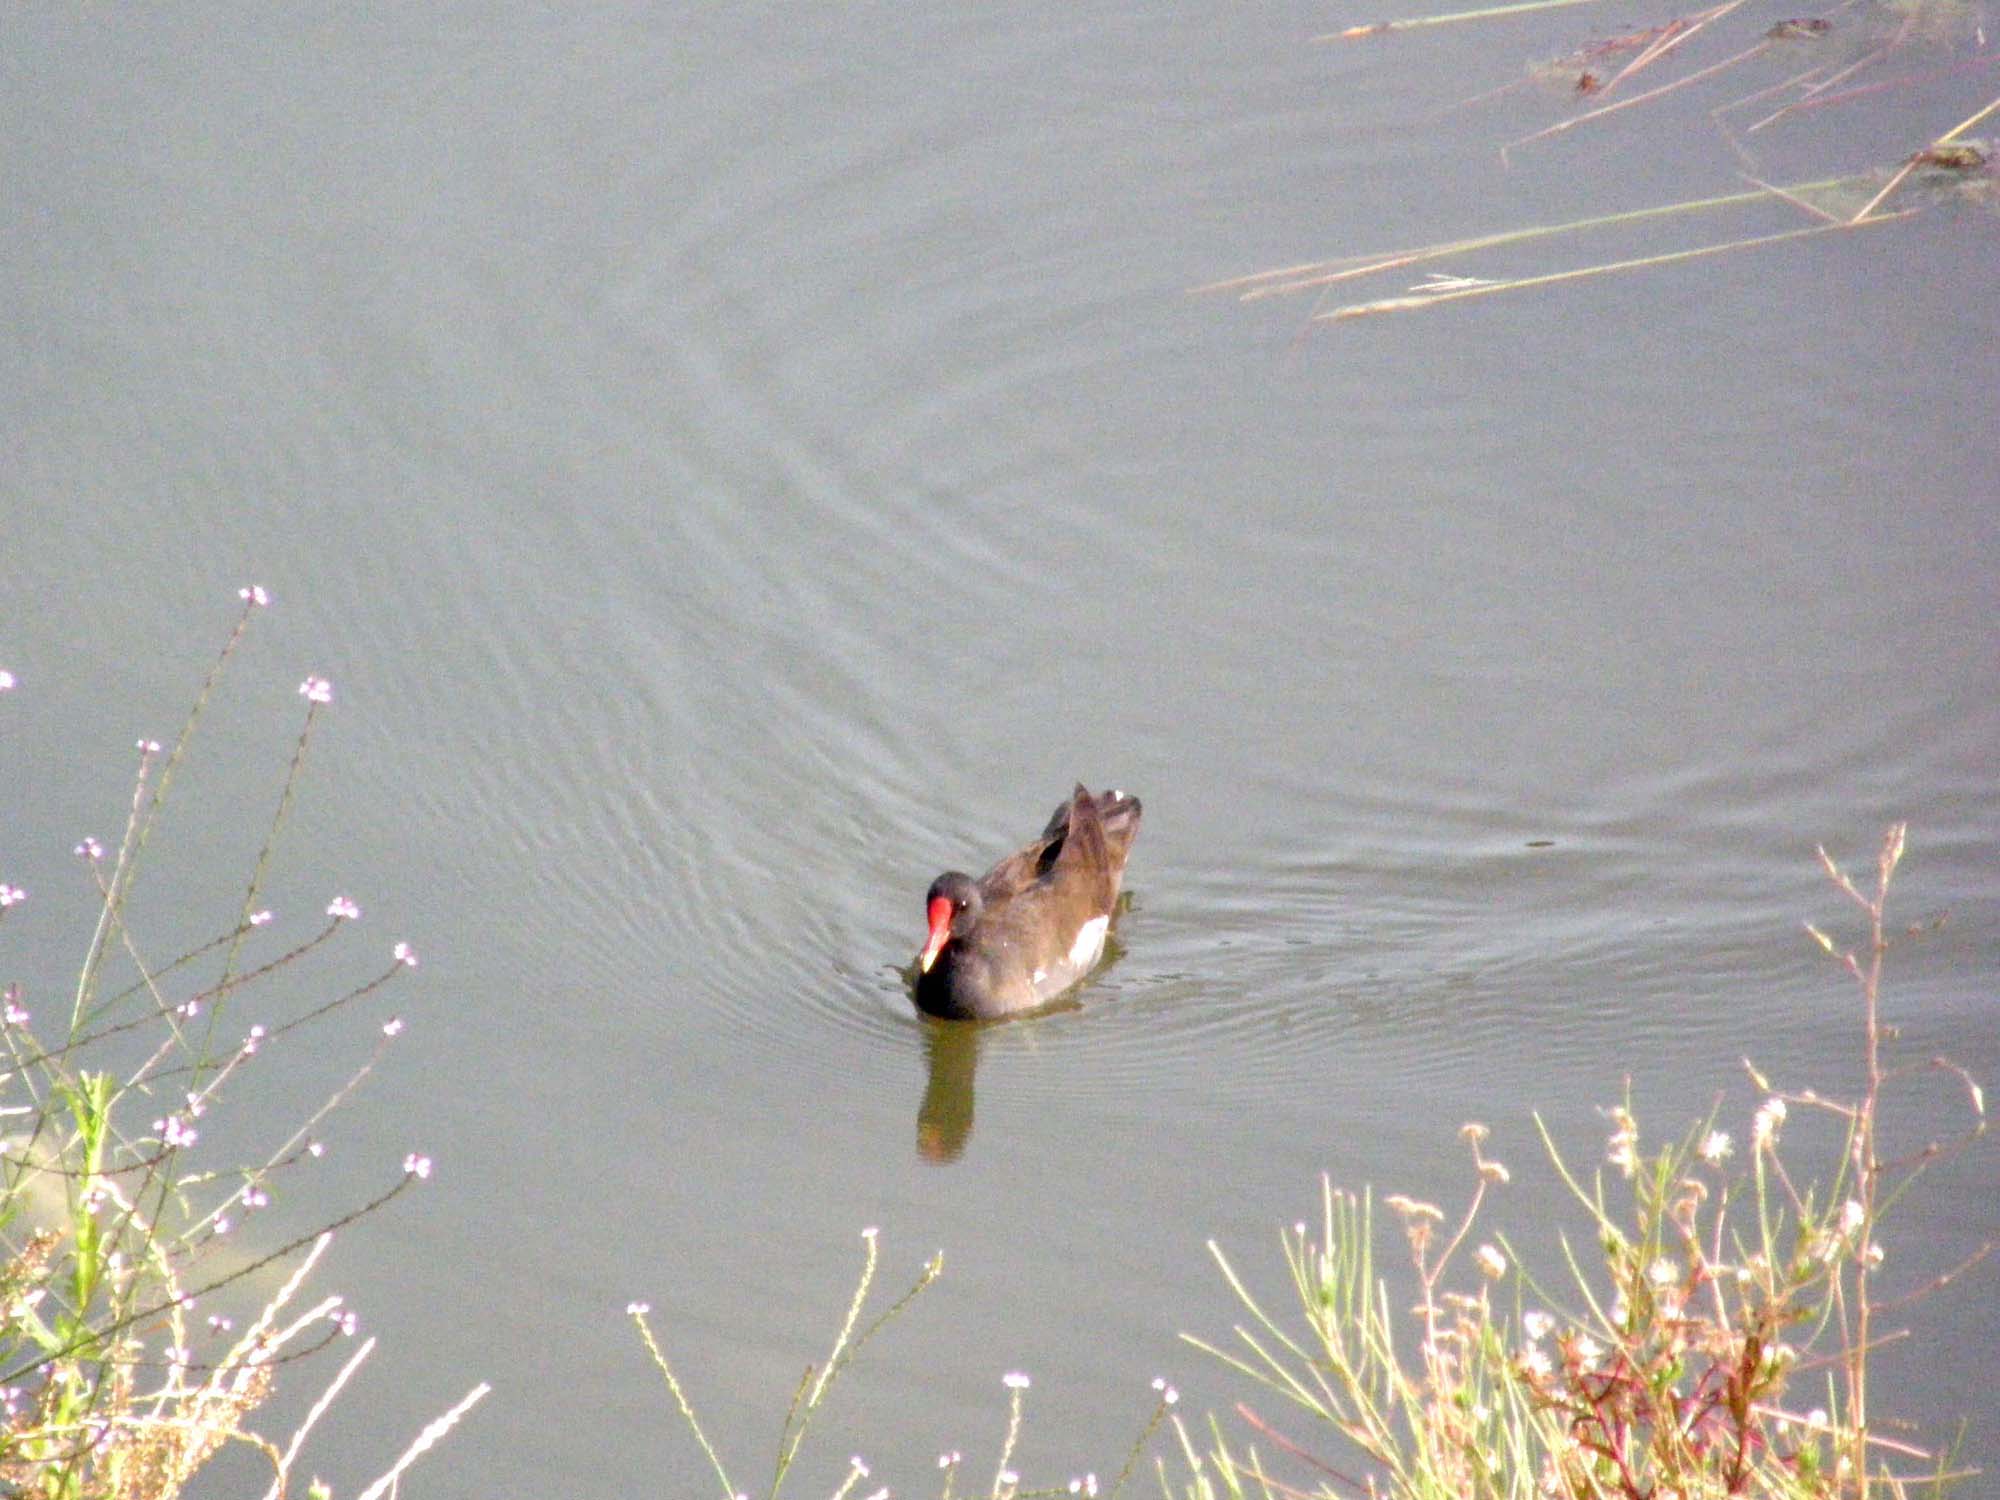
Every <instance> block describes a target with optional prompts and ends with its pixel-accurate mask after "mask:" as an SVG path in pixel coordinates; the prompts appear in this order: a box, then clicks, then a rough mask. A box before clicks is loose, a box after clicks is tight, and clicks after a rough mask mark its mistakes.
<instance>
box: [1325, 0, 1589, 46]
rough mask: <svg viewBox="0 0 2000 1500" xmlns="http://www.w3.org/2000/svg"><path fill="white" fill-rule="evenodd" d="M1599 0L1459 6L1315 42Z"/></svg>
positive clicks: (1350, 30)
mask: <svg viewBox="0 0 2000 1500" xmlns="http://www.w3.org/2000/svg"><path fill="white" fill-rule="evenodd" d="M1594 4H1596V0H1517V3H1515V4H1512V5H1485V6H1481V7H1480V8H1479V9H1477V10H1456V11H1452V12H1451V13H1450V14H1448V15H1442V16H1406V17H1405V18H1403V19H1402V20H1400V21H1371V22H1369V23H1368V24H1367V25H1364V26H1350V27H1348V28H1347V29H1346V30H1345V31H1329V32H1325V33H1323V34H1322V35H1320V36H1316V37H1314V38H1313V40H1314V41H1315V42H1351V41H1357V40H1359V39H1360V38H1362V37H1370V36H1387V35H1388V34H1389V33H1390V32H1392V31H1417V30H1419V29H1421V28H1423V27H1426V26H1454V25H1456V24H1458V23H1459V22H1460V21H1488V20H1491V19H1493V18H1494V17H1495V16H1518V15H1525V14H1527V13H1528V12H1530V11H1537V10H1562V9H1565V8H1566V7H1568V6H1572V5H1594Z"/></svg>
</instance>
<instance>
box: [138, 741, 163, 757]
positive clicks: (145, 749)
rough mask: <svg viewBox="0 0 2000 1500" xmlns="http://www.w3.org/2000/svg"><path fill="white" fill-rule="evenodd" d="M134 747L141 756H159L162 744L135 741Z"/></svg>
mask: <svg viewBox="0 0 2000 1500" xmlns="http://www.w3.org/2000/svg"><path fill="white" fill-rule="evenodd" d="M132 745H133V748H134V749H136V750H137V751H138V752H139V753H140V754H141V755H158V754H159V753H160V742H159V741H158V740H134V741H133V742H132Z"/></svg>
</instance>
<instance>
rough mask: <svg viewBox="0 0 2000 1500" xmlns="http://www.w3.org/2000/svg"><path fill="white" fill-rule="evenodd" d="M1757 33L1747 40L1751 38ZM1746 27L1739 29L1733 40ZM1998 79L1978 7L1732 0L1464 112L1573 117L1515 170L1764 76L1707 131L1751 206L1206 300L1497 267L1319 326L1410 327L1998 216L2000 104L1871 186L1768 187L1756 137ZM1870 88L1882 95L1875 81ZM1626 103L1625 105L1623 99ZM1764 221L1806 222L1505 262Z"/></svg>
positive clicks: (1674, 127)
mask: <svg viewBox="0 0 2000 1500" xmlns="http://www.w3.org/2000/svg"><path fill="white" fill-rule="evenodd" d="M1589 3H1591V0H1515V3H1507V4H1500V5H1489V6H1481V7H1478V8H1475V9H1470V10H1459V11H1452V12H1448V13H1444V14H1436V15H1428V16H1412V17H1406V18H1402V19H1397V20H1389V21H1378V22H1371V23H1366V24H1361V25H1356V26H1350V27H1348V28H1346V29H1345V30H1343V31H1340V32H1335V33H1330V34H1328V35H1325V36H1320V37H1316V38H1314V40H1315V41H1318V42H1329V43H1344V42H1354V41H1359V40H1364V39H1374V38H1382V37H1388V36H1391V35H1396V34H1400V33H1404V32H1410V31H1416V30H1421V29H1428V28H1432V27H1438V26H1451V25H1460V24H1470V23H1477V22H1483V21H1487V20H1491V19H1495V18H1498V17H1503V16H1504V17H1518V16H1522V15H1524V14H1529V13H1533V12H1538V11H1550V10H1558V9H1560V10H1565V11H1567V10H1568V9H1570V8H1571V7H1574V6H1578V5H1584V4H1589ZM1746 25H1747V26H1748V27H1749V29H1748V30H1747V31H1746V30H1743V29H1742V28H1744V27H1745V26H1746ZM1732 28H1736V30H1735V31H1733V32H1732ZM1718 40H1720V45H1721V48H1722V50H1723V54H1724V55H1722V56H1720V57H1717V58H1713V59H1711V60H1708V61H1704V62H1701V63H1700V65H1699V66H1693V67H1689V68H1687V69H1686V70H1685V71H1683V72H1680V73H1678V74H1676V75H1675V76H1673V77H1670V78H1668V79H1666V80H1665V81H1663V82H1659V83H1655V84H1654V85H1653V86H1652V87H1649V88H1643V89H1641V88H1640V87H1639V81H1640V80H1642V79H1645V78H1648V77H1658V76H1659V75H1660V74H1661V73H1663V72H1667V71H1669V70H1671V69H1672V68H1674V67H1676V66H1678V65H1680V64H1681V63H1683V62H1684V61H1685V60H1687V59H1688V58H1689V57H1690V56H1693V55H1695V54H1697V53H1699V51H1700V48H1701V47H1702V46H1703V45H1706V44H1708V43H1710V42H1714V41H1718ZM1954 49H1956V50H1960V51H1969V54H1970V55H1968V56H1963V57H1960V58H1958V59H1957V60H1956V61H1949V62H1943V63H1939V62H1937V61H1935V60H1934V54H1936V53H1938V52H1941V51H1945V52H1948V51H1951V50H1954ZM1903 59H1909V60H1911V66H1910V68H1909V69H1908V70H1907V71H1905V72H1903V73H1900V74H1896V75H1893V76H1890V77H1887V78H1879V77H1875V76H1873V75H1874V72H1875V70H1877V69H1878V68H1879V67H1880V65H1882V64H1885V63H1890V62H1894V61H1897V60H1903ZM1996 63H2000V56H1996V54H1995V53H1993V52H1992V51H1990V50H1988V49H1987V46H1986V40H1985V29H1984V22H1983V19H1982V13H1981V12H1980V10H1979V9H1978V8H1977V7H1975V6H1971V5H1968V4H1965V3H1964V0H1895V3H1882V0H1874V3H1860V0H1841V3H1839V4H1836V5H1834V6H1832V7H1831V8H1829V9H1828V10H1826V11H1824V12H1822V13H1820V14H1816V15H1799V14H1795V13H1794V14H1788V13H1784V12H1782V11H1777V10H1774V9H1773V8H1772V7H1770V6H1769V5H1766V6H1763V7H1761V8H1759V7H1754V6H1751V5H1750V4H1749V3H1748V0H1721V3H1719V4H1716V5H1713V6H1709V7H1706V8H1703V9H1700V10H1696V11H1692V12H1687V13H1684V14H1677V15H1671V16H1667V17H1665V18H1663V19H1660V20H1658V21H1655V22H1652V23H1650V24H1647V25H1643V26H1638V27H1627V28H1625V29H1623V30H1620V31H1617V32H1614V33H1611V34H1607V35H1602V36H1598V37H1596V38H1594V39H1592V40H1591V41H1589V42H1587V43H1585V44H1584V45H1582V46H1579V47H1575V48H1572V49H1571V50H1569V51H1567V52H1564V53H1562V54H1561V55H1559V56H1556V57H1553V58H1549V59H1546V60H1542V61H1538V62H1535V63H1533V64H1531V65H1529V66H1528V67H1527V68H1526V69H1525V70H1524V71H1523V72H1522V74H1521V76H1520V77H1518V78H1516V79H1514V80H1513V81H1512V82H1509V83H1506V84H1503V85H1500V86H1499V87H1496V88H1492V89H1489V90H1487V91H1485V92H1484V93H1481V94H1477V95H1475V96H1473V97H1472V98H1469V99H1466V100H1463V101H1461V103H1460V104H1459V105H1457V106H1455V108H1457V109H1469V108H1473V107H1475V106H1486V105H1489V104H1491V103H1492V102H1493V101H1494V100H1496V99H1499V98H1501V97H1503V96H1507V95H1511V94H1515V93H1517V92H1519V91H1522V90H1528V89H1533V90H1536V91H1538V92H1539V93H1541V94H1542V95H1544V96H1552V97H1555V98H1557V99H1560V100H1561V101H1563V104H1564V107H1565V112H1564V113H1563V114H1562V116H1561V117H1560V118H1558V119H1556V120H1555V121H1553V122H1551V123H1549V124H1547V125H1544V126H1542V127H1540V128H1538V129H1535V130H1532V131H1529V132H1528V133H1526V134H1524V135H1522V136H1520V137H1518V138H1516V139H1514V140H1512V141H1509V142H1507V143H1506V144H1504V145H1503V146H1501V147H1500V159H1501V162H1502V164H1503V165H1506V164H1509V163H1511V162H1512V160H1513V158H1514V157H1515V155H1516V154H1517V153H1520V152H1521V151H1522V150H1523V148H1526V147H1530V146H1535V145H1538V144H1540V143H1542V142H1549V141H1554V140H1557V139H1559V138H1562V137H1565V136H1567V135H1568V134H1569V133H1570V132H1572V131H1576V130H1580V129H1583V128H1584V127H1598V128H1601V123H1602V122H1603V121H1605V120H1607V119H1609V118H1611V117H1613V116H1620V117H1624V118H1628V119H1629V118H1630V116H1628V115H1626V112H1627V111H1630V110H1634V109H1637V108H1639V107H1641V106H1648V105H1652V106H1658V105H1659V103H1660V101H1662V100H1665V99H1668V98H1670V97H1675V96H1680V95H1681V94H1682V93H1683V91H1687V90H1691V89H1696V88H1700V87H1709V88H1712V87H1715V86H1717V85H1719V84H1720V83H1722V82H1725V81H1727V80H1731V79H1735V78H1737V77H1740V76H1741V75H1742V74H1744V73H1745V72H1746V71H1752V70H1759V69H1761V70H1765V71H1766V72H1770V71H1775V73H1776V74H1779V75H1782V76H1780V77H1778V78H1777V79H1776V81H1773V82H1768V83H1766V82H1762V81H1761V75H1760V78H1759V80H1758V86H1756V87H1750V88H1748V89H1747V91H1745V92H1741V93H1738V94H1737V95H1736V96H1735V97H1733V98H1725V99H1722V100H1720V101H1719V102H1716V103H1714V104H1712V105H1711V106H1710V107H1709V109H1708V110H1707V113H1706V115H1705V117H1704V118H1705V121H1706V126H1707V128H1708V129H1709V130H1712V131H1713V132H1714V134H1715V136H1716V138H1717V139H1719V140H1720V141H1721V142H1722V143H1723V144H1725V145H1726V146H1727V148H1728V149H1729V151H1730V152H1731V153H1733V155H1734V157H1735V159H1736V162H1737V164H1738V171H1737V174H1736V175H1737V177H1738V178H1739V179H1740V181H1741V182H1742V183H1744V184H1746V185H1747V186H1746V187H1745V188H1744V189H1741V190H1735V191H1728V192H1720V193H1717V192H1704V193H1701V194H1700V195H1698V196H1695V197H1691V198H1686V199H1683V200H1681V201H1677V202H1671V203H1664V204H1654V205H1650V206H1647V207H1643V208H1638V209H1633V210H1628V211H1622V212H1606V213H1599V214H1590V215H1586V216H1583V217H1580V218H1576V219H1570V220H1566V221H1562V222H1557V223H1552V224H1539V225H1533V226H1524V227H1518V228H1512V229H1504V230H1498V231H1495V232H1491V233H1485V234H1478V235H1472V236H1463V237H1458V238H1454V239H1450V240H1446V241H1441V242H1438V243H1433V244H1427V245H1419V246H1413V247H1408V248H1404V249H1398V250H1387V251H1380V252H1373V253H1367V254H1359V255H1346V256H1339V257H1335V258H1332V259H1323V260H1315V261H1308V262H1304V263H1301V264H1297V265H1290V266H1283V267H1278V268H1274V269H1271V270H1264V271H1258V272H1254V273H1252V274H1250V275H1247V276H1236V277H1230V278H1228V279H1226V280H1221V281H1215V282H1211V283H1209V284H1208V285H1206V286H1201V287H1197V288H1195V289H1194V290H1195V291H1197V292H1233V293H1234V294H1236V295H1237V296H1238V297H1239V298H1240V299H1241V300H1243V301H1246V302H1248V301H1256V300H1260V299H1263V298H1267V297H1273V296H1283V295H1291V294H1295V293H1299V292H1314V293H1316V294H1320V295H1322V296H1323V295H1325V294H1326V293H1327V292H1329V291H1330V289H1332V288H1334V287H1337V286H1340V285H1343V284H1344V283H1346V282H1349V281H1352V280H1356V279H1358V278H1362V277H1370V276H1375V275H1377V274H1380V273H1384V272H1390V271H1400V270H1403V269H1405V268H1408V267H1415V266H1430V265H1434V264H1438V263H1443V262H1453V263H1465V262H1468V261H1469V260H1470V259H1471V258H1472V257H1475V256H1476V257H1480V260H1479V262H1478V265H1479V269H1480V270H1481V271H1482V272H1484V273H1486V274H1479V275H1474V274H1470V273H1469V270H1466V269H1461V270H1457V271H1454V272H1451V273H1449V274H1447V273H1444V272H1440V271H1433V272H1430V273H1429V274H1428V277H1427V279H1426V280H1424V281H1421V282H1419V283H1417V284H1416V285H1414V286H1411V287H1410V288H1409V289H1408V290H1407V291H1406V292H1404V293H1403V294H1401V295H1398V296H1390V297H1379V298H1375V299H1373V300H1370V301H1364V302H1351V303H1345V304H1341V305H1338V306H1334V307H1324V306H1320V307H1316V308H1315V310H1314V311H1313V312H1312V313H1311V314H1310V315H1309V317H1310V321H1312V322H1315V323H1317V322H1327V321H1339V320H1342V319H1348V318H1356V317H1365V316H1370V315H1372V314H1376V313H1384V312H1409V311H1414V310H1417V309H1420V308H1427V307H1435V306H1438V305H1440V304H1442V303H1446V302H1458V301H1463V300H1465V299H1467V298H1473V297H1486V296H1492V295H1495V294H1497V293H1501V292H1512V291H1523V290H1528V289H1531V288H1539V287H1551V286H1559V285H1564V284H1567V283H1570V282H1574V281H1579V280H1586V279H1590V278H1595V277H1598V276H1606V275H1617V274H1623V273H1626V272H1631V271H1639V270H1647V269H1654V268H1658V267H1662V266H1668V265H1676V264H1681V263H1684V262H1688V261H1694V260H1702V259H1707V258H1709V257H1712V256H1717V255H1724V254H1732V253H1735V252H1738V251H1743V250H1751V249H1757V248H1761V247H1765V246H1771V245H1779V244H1786V243H1790V242H1793V241H1799V240H1805V239H1810V238H1815V237H1818V236H1823V235H1828V234H1842V233H1851V232H1853V231H1856V230H1861V229H1870V228H1877V227H1881V226H1884V225H1889V224H1896V223H1902V222H1904V221H1907V220H1909V219H1912V218H1915V217H1917V216H1918V215H1920V214H1923V213H1926V212H1929V211H1931V210H1933V209H1936V208H1939V207H1943V206H1947V205H1951V204H1964V203H1978V204H1985V205H1987V206H1989V207H1990V206H1991V205H1993V204H1994V203H1995V201H1996V195H1995V192H1994V184H1995V177H1994V171H1993V166H1992V162H1991V154H1992V153H1991V150H1990V148H1989V146H1988V144H1987V143H1986V142H1985V141H1983V140H1980V139H1978V138H1975V137H1974V136H1973V135H1972V134H1971V132H1972V131H1973V130H1975V129H1977V128H1978V127H1979V126H1981V125H1983V124H1985V123H1986V122H1987V121H1989V120H1990V119H1992V118H1993V117H1994V115H1995V114H1996V113H2000V98H1995V99H1992V100H1990V101H1989V102H1987V103H1985V104H1983V105H1981V106H1979V107H1978V108H1976V109H1974V110H1973V111H1972V113H1971V114H1969V115H1967V116H1965V118H1963V119H1961V120H1959V121H1958V123H1956V124H1954V125H1950V126H1948V127H1947V128H1945V129H1944V130H1943V131H1942V132H1941V133H1939V134H1937V135H1930V136H1924V137H1920V138H1918V139H1914V140H1912V139H1908V138H1900V139H1896V140H1893V141H1892V142H1891V144H1890V145H1889V148H1888V150H1889V154H1890V159H1889V160H1888V161H1886V162H1880V161H1879V160H1878V162H1877V165H1875V166H1873V167H1871V168H1868V169H1865V170H1860V171H1844V172H1836V173H1833V174H1831V175H1827V176H1822V177H1819V178H1816V179H1814V180H1811V181H1805V182H1794V183H1790V184H1786V185H1780V184H1778V183H1774V182H1771V181H1767V180H1766V178H1765V172H1764V168H1763V167H1762V166H1761V165H1760V164H1759V161H1758V158H1757V156H1756V155H1755V153H1754V152H1753V150H1752V138H1753V137H1756V136H1758V135H1759V134H1760V133H1761V132H1763V131H1766V130H1769V129H1772V128H1774V127H1777V126H1779V125H1781V124H1785V123H1786V122H1791V123H1793V124H1798V123H1800V122H1805V121H1809V120H1823V119H1824V118H1825V117H1824V116H1822V115H1821V114H1820V112H1821V111H1825V110H1831V109H1835V108H1838V107H1840V106H1843V105H1846V104H1851V103H1854V102H1856V101H1858V100H1862V99H1868V98H1874V97H1877V96H1879V95H1882V94H1885V93H1890V92H1894V91H1914V90H1916V89H1918V88H1921V87H1926V86H1929V85H1933V84H1936V83H1938V82H1941V81H1944V80H1954V79H1958V78H1960V77H1966V78H1976V77H1977V76H1978V75H1980V74H1989V75H1990V74H1991V73H1992V72H1993V71H1994V68H1995V66H1996ZM1864 77H1865V78H1867V79H1868V81H1867V82H1858V81H1857V80H1860V79H1862V78H1864ZM1986 86H1988V87H1990V84H1989V85H1986ZM1614 94H1615V95H1617V96H1618V97H1616V98H1613V97H1612V96H1613V95H1614ZM1960 108H1963V106H1962V105H1961V106H1960ZM1757 109H1763V110H1764V113H1762V114H1761V115H1758V116H1757V117H1756V118H1755V119H1750V118H1749V114H1750V112H1751V111H1753V110H1757ZM1956 112H1957V111H1956V110H1954V111H1953V113H1956ZM1950 118H1951V115H1950V114H1945V115H1944V116H1943V118H1942V119H1939V120H1938V121H1937V124H1939V125H1942V124H1944V122H1945V121H1946V120H1949V119H1950ZM1746 122H1747V123H1746ZM1933 128H1935V127H1933ZM1668 130H1669V131H1670V132H1671V133H1672V135H1673V146H1674V149H1675V150H1680V149H1683V147H1684V143H1685V140H1686V139H1687V132H1686V129H1685V126H1684V124H1683V123H1682V122H1674V123H1673V124H1670V125H1669V126H1668ZM1758 205H1763V206H1767V207H1769V206H1776V207H1779V208H1781V209H1787V210H1790V211H1791V213H1792V214H1795V215H1797V216H1799V218H1800V220H1801V222H1796V223H1793V224H1791V225H1790V226H1789V227H1785V228H1779V229H1775V230H1771V231H1768V232H1763V233H1748V234H1746V233H1737V234H1734V235H1730V236H1726V237H1723V238H1716V239H1709V240H1705V241H1702V242H1699V243H1696V244H1691V245H1684V246H1679V247H1676V248H1671V249H1663V250H1648V251H1646V252H1645V253H1639V254H1632V255H1625V256H1614V257H1612V258H1608V259H1602V260H1597V261H1593V262H1590V263H1588V264H1584V265H1579V266H1570V267H1564V268H1560V269H1553V270H1540V271H1533V272H1529V273H1526V274H1514V275H1500V274H1492V266H1491V257H1492V255H1493V254H1494V253H1495V252H1499V251H1501V250H1504V249H1508V248H1512V247H1519V246H1524V245H1530V244H1534V243H1536V242H1541V241H1548V240H1553V239H1556V238H1559V237H1568V236H1582V235H1593V234H1601V233H1604V232H1608V231H1612V230H1616V229H1633V228H1637V227H1639V226H1641V225H1651V224H1654V223H1656V222H1664V221H1668V220H1675V221H1677V220H1681V219H1686V218H1692V217H1696V216H1703V217H1706V216H1712V215H1716V214H1721V213H1735V212H1739V211H1746V210H1749V209H1751V208H1753V207H1756V206H1758Z"/></svg>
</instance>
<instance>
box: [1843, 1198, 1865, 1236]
mask: <svg viewBox="0 0 2000 1500" xmlns="http://www.w3.org/2000/svg"><path fill="white" fill-rule="evenodd" d="M1867 1217H1868V1210H1867V1209H1865V1208H1863V1207H1862V1206H1861V1203H1860V1201H1859V1200H1858V1199H1854V1198H1849V1199H1848V1200H1847V1201H1846V1202H1845V1203H1843V1204H1841V1205H1840V1232H1841V1233H1842V1234H1844V1235H1852V1234H1853V1233H1854V1232H1855V1231H1856V1230H1857V1229H1859V1228H1860V1227H1861V1221H1862V1220H1863V1219H1865V1218H1867Z"/></svg>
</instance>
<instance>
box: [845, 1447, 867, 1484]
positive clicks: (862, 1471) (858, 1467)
mask: <svg viewBox="0 0 2000 1500" xmlns="http://www.w3.org/2000/svg"><path fill="white" fill-rule="evenodd" d="M847 1462H848V1464H849V1466H850V1467H851V1468H853V1470H854V1472H855V1473H856V1474H859V1475H860V1476H861V1477H862V1478H863V1479H866V1478H867V1477H868V1465H866V1464H865V1463H863V1462H862V1461H861V1455H860V1454H859V1453H856V1454H854V1455H853V1456H852V1457H850V1458H849V1459H848V1460H847Z"/></svg>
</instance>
